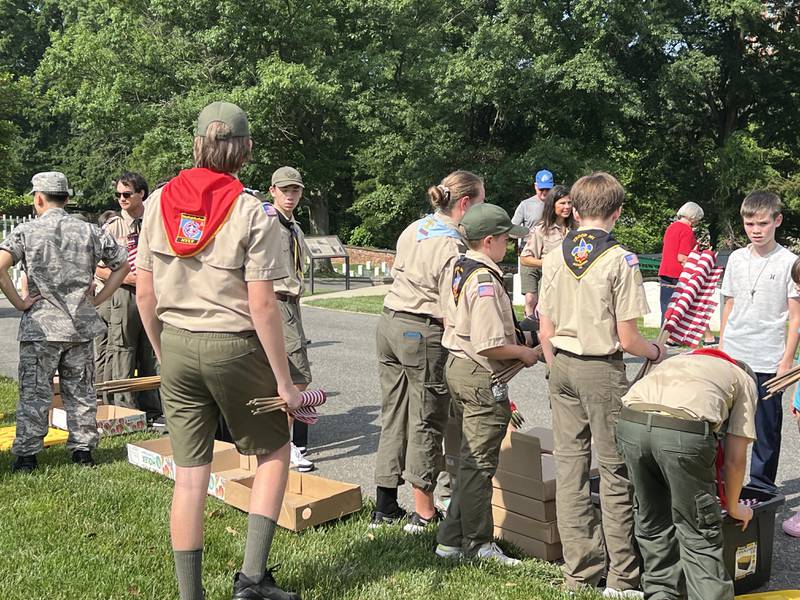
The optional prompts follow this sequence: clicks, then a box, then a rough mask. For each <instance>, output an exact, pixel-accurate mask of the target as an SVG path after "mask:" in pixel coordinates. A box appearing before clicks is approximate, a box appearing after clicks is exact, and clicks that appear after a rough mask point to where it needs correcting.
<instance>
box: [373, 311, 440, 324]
mask: <svg viewBox="0 0 800 600" xmlns="http://www.w3.org/2000/svg"><path fill="white" fill-rule="evenodd" d="M383 312H384V314H387V315H389V316H390V317H393V316H395V315H397V316H398V317H400V318H401V319H408V320H409V321H417V322H418V323H425V324H426V325H438V326H439V327H444V325H443V324H442V321H441V320H440V319H437V318H436V317H432V316H430V315H418V314H416V313H410V312H405V311H403V310H392V309H391V308H386V307H385V306H384V307H383Z"/></svg>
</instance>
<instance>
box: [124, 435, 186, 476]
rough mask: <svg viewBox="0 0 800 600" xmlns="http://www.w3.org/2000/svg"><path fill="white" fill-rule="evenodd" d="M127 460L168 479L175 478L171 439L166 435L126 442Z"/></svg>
mask: <svg viewBox="0 0 800 600" xmlns="http://www.w3.org/2000/svg"><path fill="white" fill-rule="evenodd" d="M127 449H128V462H129V463H131V464H132V465H134V466H136V467H140V468H142V469H145V470H147V471H152V472H153V473H158V474H159V475H164V476H165V477H169V478H170V479H175V462H174V461H173V459H172V441H171V440H170V439H169V438H168V437H163V438H159V439H157V440H146V441H143V442H136V443H134V444H127Z"/></svg>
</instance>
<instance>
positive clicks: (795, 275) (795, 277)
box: [792, 258, 800, 285]
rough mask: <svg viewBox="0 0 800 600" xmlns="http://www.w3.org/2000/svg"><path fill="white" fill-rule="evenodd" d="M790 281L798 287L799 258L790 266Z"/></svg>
mask: <svg viewBox="0 0 800 600" xmlns="http://www.w3.org/2000/svg"><path fill="white" fill-rule="evenodd" d="M792 281H794V282H795V283H796V284H798V285H800V258H798V259H797V260H796V261H794V264H793V265H792Z"/></svg>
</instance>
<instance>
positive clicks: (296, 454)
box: [290, 444, 314, 473]
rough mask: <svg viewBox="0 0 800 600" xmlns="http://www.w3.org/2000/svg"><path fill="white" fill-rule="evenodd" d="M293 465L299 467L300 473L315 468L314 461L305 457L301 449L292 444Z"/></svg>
mask: <svg viewBox="0 0 800 600" xmlns="http://www.w3.org/2000/svg"><path fill="white" fill-rule="evenodd" d="M290 462H291V466H293V467H294V468H295V469H297V470H298V471H299V472H300V473H308V472H309V471H313V470H314V463H312V462H311V461H310V460H308V459H306V458H304V457H303V455H302V454H301V453H300V450H299V449H298V448H297V446H295V445H294V444H292V456H291V460H290Z"/></svg>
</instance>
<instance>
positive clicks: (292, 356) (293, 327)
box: [265, 167, 314, 472]
mask: <svg viewBox="0 0 800 600" xmlns="http://www.w3.org/2000/svg"><path fill="white" fill-rule="evenodd" d="M304 188H305V186H304V185H303V178H302V177H301V176H300V173H299V171H298V170H297V169H293V168H292V167H281V168H280V169H278V170H277V171H275V172H274V173H273V174H272V185H270V188H269V193H270V195H271V196H272V201H273V207H272V210H270V209H269V208H267V209H266V210H267V216H269V217H272V218H275V219H278V220H279V221H280V223H281V228H280V229H281V240H282V245H283V253H284V256H285V257H287V258H288V260H289V264H288V265H287V270H288V271H289V276H288V277H286V278H285V279H280V280H278V281H276V282H275V283H274V284H273V286H274V288H275V297H276V298H277V299H278V302H279V305H278V306H279V307H280V310H281V321H283V342H284V344H286V352H287V353H288V355H289V372H290V373H291V375H292V382H294V384H295V385H296V386H297V389H299V390H300V391H303V390H305V389H306V388H307V387H308V384H309V383H311V365H310V364H309V362H308V350H307V349H306V347H307V346H308V340H306V334H305V331H304V330H303V319H302V317H301V314H300V298H301V297H302V296H303V291H304V290H305V285H304V283H303V271H304V268H305V256H306V243H305V236H304V235H303V230H302V229H300V226H299V225H298V224H297V221H296V220H295V218H294V209H295V208H296V207H297V204H298V203H299V202H300V199H301V198H302V197H303V189H304ZM265 208H266V207H265ZM307 447H308V425H307V424H306V423H303V422H301V421H297V420H294V419H292V448H291V458H290V462H291V465H292V466H293V467H295V468H297V470H298V471H300V472H307V471H313V470H314V463H312V462H311V461H309V460H308V459H306V458H305V457H304V456H303V453H304V452H305V450H306V448H307Z"/></svg>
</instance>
